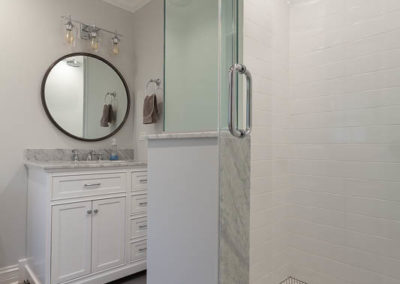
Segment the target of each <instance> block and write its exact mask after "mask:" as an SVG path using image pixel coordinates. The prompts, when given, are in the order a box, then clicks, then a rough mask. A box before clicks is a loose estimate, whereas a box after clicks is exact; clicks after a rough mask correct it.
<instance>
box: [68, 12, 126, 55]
mask: <svg viewBox="0 0 400 284" xmlns="http://www.w3.org/2000/svg"><path fill="white" fill-rule="evenodd" d="M61 18H62V19H64V21H65V23H64V25H65V40H66V42H67V43H69V44H72V43H73V42H74V40H75V37H74V32H73V31H74V27H75V25H74V23H76V24H79V25H80V29H79V37H80V39H83V40H88V41H89V42H90V47H91V49H92V50H93V51H97V50H98V49H99V37H100V34H101V33H105V34H111V35H113V37H112V38H111V41H112V50H111V51H112V53H113V54H115V55H118V54H119V44H120V42H121V37H122V35H121V34H119V33H118V32H117V31H115V32H111V31H109V30H107V29H104V28H100V27H98V26H96V25H88V24H85V23H83V22H81V21H77V20H74V19H72V18H71V16H62V17H61Z"/></svg>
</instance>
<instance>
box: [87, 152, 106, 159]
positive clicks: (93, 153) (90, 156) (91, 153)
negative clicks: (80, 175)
mask: <svg viewBox="0 0 400 284" xmlns="http://www.w3.org/2000/svg"><path fill="white" fill-rule="evenodd" d="M96 157H98V158H97V160H98V161H102V160H103V153H96V151H95V150H92V151H90V152H89V154H88V155H87V159H86V160H87V161H92V160H93V161H94V160H96Z"/></svg>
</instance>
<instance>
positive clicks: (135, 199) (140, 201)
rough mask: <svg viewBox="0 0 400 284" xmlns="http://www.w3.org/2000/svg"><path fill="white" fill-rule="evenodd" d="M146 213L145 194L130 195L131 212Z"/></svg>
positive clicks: (135, 213)
mask: <svg viewBox="0 0 400 284" xmlns="http://www.w3.org/2000/svg"><path fill="white" fill-rule="evenodd" d="M146 213H147V194H140V195H132V196H131V214H132V215H137V214H146Z"/></svg>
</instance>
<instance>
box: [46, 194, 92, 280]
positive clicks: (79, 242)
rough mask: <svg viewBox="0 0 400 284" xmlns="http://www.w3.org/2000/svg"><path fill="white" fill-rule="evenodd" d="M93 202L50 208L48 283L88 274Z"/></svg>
mask: <svg viewBox="0 0 400 284" xmlns="http://www.w3.org/2000/svg"><path fill="white" fill-rule="evenodd" d="M91 210H92V202H90V201H89V202H79V203H71V204H63V205H56V206H53V208H52V246H51V263H52V265H51V279H52V280H51V283H61V282H65V281H67V280H70V279H73V278H76V277H80V276H83V275H86V274H89V273H90V269H91V224H92V222H91V218H92V215H91Z"/></svg>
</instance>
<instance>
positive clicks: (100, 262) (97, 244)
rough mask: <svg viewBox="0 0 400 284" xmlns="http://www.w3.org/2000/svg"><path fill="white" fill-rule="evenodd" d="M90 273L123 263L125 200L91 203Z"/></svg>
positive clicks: (112, 199) (117, 199) (105, 200)
mask: <svg viewBox="0 0 400 284" xmlns="http://www.w3.org/2000/svg"><path fill="white" fill-rule="evenodd" d="M92 225H93V232H92V236H93V238H92V241H93V245H92V271H93V272H96V271H101V270H104V269H107V268H111V267H115V266H118V265H121V264H123V263H124V262H125V261H124V260H125V257H124V256H125V198H124V197H123V198H111V199H104V200H97V201H93V223H92Z"/></svg>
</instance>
